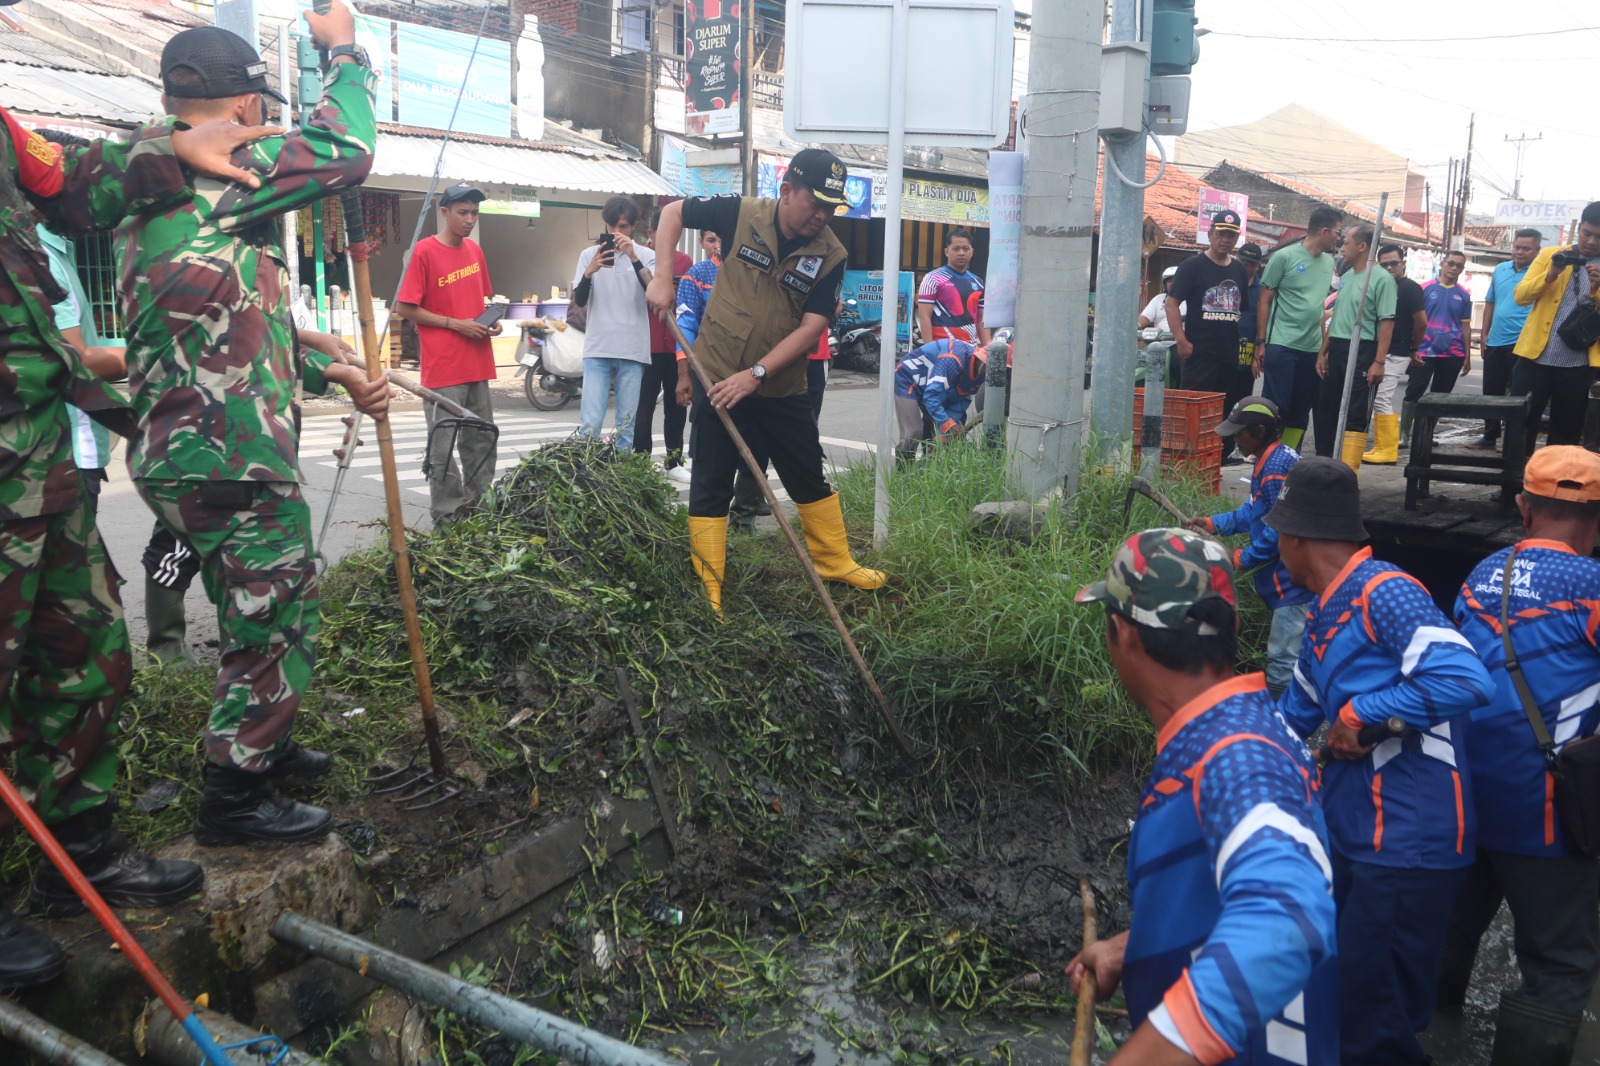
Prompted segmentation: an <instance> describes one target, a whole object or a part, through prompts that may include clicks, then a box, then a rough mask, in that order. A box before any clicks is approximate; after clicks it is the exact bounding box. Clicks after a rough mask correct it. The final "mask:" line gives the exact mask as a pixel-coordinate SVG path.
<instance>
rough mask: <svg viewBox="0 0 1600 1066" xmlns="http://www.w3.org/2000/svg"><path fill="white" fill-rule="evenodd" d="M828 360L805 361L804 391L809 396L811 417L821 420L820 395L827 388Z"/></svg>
mask: <svg viewBox="0 0 1600 1066" xmlns="http://www.w3.org/2000/svg"><path fill="white" fill-rule="evenodd" d="M830 362H831V360H828V359H807V360H806V391H807V392H808V393H810V395H811V417H812V418H813V419H814V420H817V421H820V420H821V419H822V394H823V392H824V391H826V390H827V388H828V364H829V363H830Z"/></svg>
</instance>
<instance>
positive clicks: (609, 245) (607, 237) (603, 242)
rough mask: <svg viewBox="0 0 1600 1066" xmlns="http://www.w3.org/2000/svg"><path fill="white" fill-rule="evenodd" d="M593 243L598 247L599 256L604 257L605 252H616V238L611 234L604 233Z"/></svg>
mask: <svg viewBox="0 0 1600 1066" xmlns="http://www.w3.org/2000/svg"><path fill="white" fill-rule="evenodd" d="M594 243H596V244H598V245H599V246H600V254H601V255H605V254H606V253H607V252H615V251H616V250H617V238H616V235H615V234H612V233H606V234H603V235H602V236H599V237H596V238H595V242H594Z"/></svg>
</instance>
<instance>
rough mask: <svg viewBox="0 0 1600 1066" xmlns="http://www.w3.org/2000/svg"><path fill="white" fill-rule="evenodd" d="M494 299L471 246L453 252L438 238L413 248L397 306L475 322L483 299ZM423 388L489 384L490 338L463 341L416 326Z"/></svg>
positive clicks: (484, 269) (480, 251) (467, 243)
mask: <svg viewBox="0 0 1600 1066" xmlns="http://www.w3.org/2000/svg"><path fill="white" fill-rule="evenodd" d="M492 295H494V287H493V286H492V285H490V284H489V264H488V263H487V262H485V261H484V258H483V249H482V248H480V247H478V242H477V241H474V240H470V239H468V240H464V241H462V242H461V247H459V248H452V247H450V246H449V245H448V244H445V243H444V242H443V241H441V240H439V238H437V237H425V238H423V239H422V240H420V241H418V242H417V248H416V251H414V252H413V253H412V255H411V265H410V267H409V268H408V269H407V270H406V278H405V281H404V282H403V283H402V284H401V286H400V297H399V299H400V302H401V303H407V304H416V305H417V306H418V307H421V308H422V309H423V310H425V311H432V312H433V313H434V314H436V315H443V316H445V317H446V318H477V317H478V316H479V315H481V314H483V299H484V297H486V296H492ZM417 341H418V347H419V348H420V350H421V353H422V384H423V386H424V387H425V388H429V389H443V388H447V387H448V386H451V385H465V384H468V383H470V382H474V381H493V380H494V376H495V375H494V347H493V345H491V343H490V341H489V338H487V337H485V338H484V339H483V340H478V341H474V340H468V339H467V338H466V337H463V336H462V335H461V334H459V333H457V332H456V331H455V330H452V329H445V328H443V327H441V326H420V325H419V326H418V327H417Z"/></svg>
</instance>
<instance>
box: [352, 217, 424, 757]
mask: <svg viewBox="0 0 1600 1066" xmlns="http://www.w3.org/2000/svg"><path fill="white" fill-rule="evenodd" d="M344 221H345V239H346V240H347V241H348V242H349V245H350V250H351V254H350V260H351V267H352V269H353V271H354V273H355V276H354V277H352V278H351V279H350V280H351V283H352V284H353V285H354V286H355V290H356V310H357V312H358V314H359V315H360V317H361V352H362V354H363V355H364V356H365V357H366V361H367V378H368V379H369V380H371V381H382V380H383V377H384V371H383V358H382V356H380V355H379V353H378V326H377V319H376V318H375V317H374V315H373V313H372V273H371V271H370V270H369V269H368V267H367V256H368V254H369V253H370V249H369V248H367V246H366V237H367V235H366V226H365V224H364V222H363V220H362V217H361V193H360V191H359V190H355V189H352V190H351V191H349V192H347V193H345V194H344ZM376 425H377V431H378V455H379V456H380V457H381V458H382V460H383V498H384V504H385V507H386V509H387V513H388V525H389V550H390V552H391V553H392V554H393V555H394V576H395V584H396V585H397V586H398V587H399V592H400V612H401V614H402V615H404V616H405V625H406V643H407V644H408V645H410V648H411V672H412V674H413V675H415V677H416V679H417V702H418V704H420V705H421V707H422V733H423V737H424V739H425V740H426V741H427V745H428V763H429V766H430V768H431V769H432V770H433V772H434V774H435V775H437V776H439V777H445V776H447V775H448V768H447V766H446V765H445V760H444V743H443V741H442V740H441V739H440V736H439V720H438V717H437V716H436V715H435V713H434V706H433V675H432V673H431V672H430V671H429V669H428V650H427V648H426V647H425V646H424V644H423V642H422V622H421V620H420V619H419V618H418V617H417V592H416V589H415V588H414V587H413V586H412V583H411V552H410V549H409V548H407V546H406V517H405V509H404V507H403V506H402V502H401V497H400V474H399V469H398V467H397V466H396V465H395V458H394V433H393V432H392V430H391V429H390V427H389V420H388V419H387V418H385V419H383V420H381V421H379V422H377V423H376Z"/></svg>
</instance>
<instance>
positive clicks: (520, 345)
mask: <svg viewBox="0 0 1600 1066" xmlns="http://www.w3.org/2000/svg"><path fill="white" fill-rule="evenodd" d="M569 334H571V335H572V336H573V338H574V339H575V340H576V341H577V357H576V358H575V359H573V358H568V356H569V355H570V353H567V352H565V351H562V350H561V349H562V347H563V341H562V340H558V339H557V338H565V337H567V336H568V335H569ZM582 338H583V334H582V333H578V332H577V331H576V330H568V331H567V332H565V333H560V332H557V333H550V334H548V335H546V336H545V338H544V340H543V342H542V343H537V342H535V341H534V340H533V338H532V337H531V336H530V335H529V332H528V330H526V329H524V330H523V331H522V339H521V340H519V341H518V342H517V364H518V365H517V376H518V377H520V378H522V395H523V396H525V397H527V399H528V402H529V403H530V404H532V405H533V406H534V407H535V408H537V409H538V410H540V411H559V410H561V409H562V408H563V407H565V406H567V404H569V403H571V402H572V401H573V400H574V399H576V398H578V397H581V396H582V395H583V339H582ZM573 367H576V370H574V369H572V368H573Z"/></svg>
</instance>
